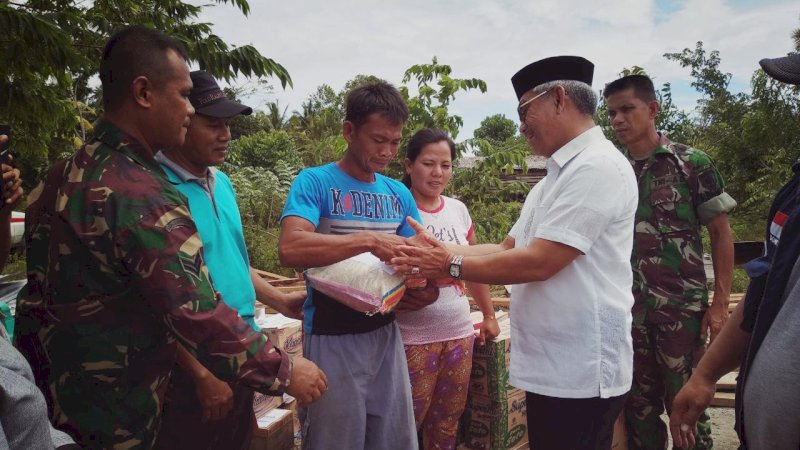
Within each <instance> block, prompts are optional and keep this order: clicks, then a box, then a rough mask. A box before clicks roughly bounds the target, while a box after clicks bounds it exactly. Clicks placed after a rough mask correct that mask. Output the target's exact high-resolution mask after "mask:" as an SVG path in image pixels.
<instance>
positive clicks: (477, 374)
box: [469, 317, 513, 398]
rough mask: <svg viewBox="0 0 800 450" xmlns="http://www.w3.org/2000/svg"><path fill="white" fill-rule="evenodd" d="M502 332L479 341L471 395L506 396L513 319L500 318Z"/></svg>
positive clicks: (474, 359) (474, 350) (473, 354)
mask: <svg viewBox="0 0 800 450" xmlns="http://www.w3.org/2000/svg"><path fill="white" fill-rule="evenodd" d="M498 324H499V325H500V334H499V335H498V336H497V337H496V338H494V339H492V340H491V341H488V342H486V344H484V345H478V344H477V343H476V344H475V346H474V347H473V353H472V373H471V374H470V380H469V393H470V395H473V394H475V395H482V396H485V397H494V398H504V397H506V394H507V392H508V390H509V389H513V388H512V387H511V386H510V385H509V384H508V369H509V364H510V361H511V321H510V320H509V318H508V317H504V318H502V319H500V321H499V322H498Z"/></svg>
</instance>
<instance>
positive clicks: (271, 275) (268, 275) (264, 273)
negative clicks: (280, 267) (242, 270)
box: [253, 269, 289, 280]
mask: <svg viewBox="0 0 800 450" xmlns="http://www.w3.org/2000/svg"><path fill="white" fill-rule="evenodd" d="M253 270H254V271H255V273H257V274H258V275H259V276H260V277H262V278H271V279H273V280H288V279H289V277H285V276H283V275H279V274H277V273H272V272H267V271H266V270H259V269H253Z"/></svg>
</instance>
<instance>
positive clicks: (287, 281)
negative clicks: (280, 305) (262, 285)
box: [265, 278, 306, 287]
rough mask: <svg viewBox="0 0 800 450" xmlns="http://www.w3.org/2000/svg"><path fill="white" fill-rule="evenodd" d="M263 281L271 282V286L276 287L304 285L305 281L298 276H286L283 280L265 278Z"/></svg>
mask: <svg viewBox="0 0 800 450" xmlns="http://www.w3.org/2000/svg"><path fill="white" fill-rule="evenodd" d="M265 281H266V282H267V283H269V284H271V285H272V286H276V287H277V286H294V285H296V284H298V285H301V286H305V285H306V282H305V281H303V280H301V279H300V278H287V279H285V280H267V279H265Z"/></svg>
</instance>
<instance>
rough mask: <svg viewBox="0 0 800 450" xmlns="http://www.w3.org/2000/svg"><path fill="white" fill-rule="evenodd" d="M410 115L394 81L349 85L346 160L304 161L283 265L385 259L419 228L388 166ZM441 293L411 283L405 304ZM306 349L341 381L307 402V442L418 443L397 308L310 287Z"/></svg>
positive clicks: (323, 445) (289, 212) (287, 215)
mask: <svg viewBox="0 0 800 450" xmlns="http://www.w3.org/2000/svg"><path fill="white" fill-rule="evenodd" d="M407 118H408V109H407V108H406V105H405V102H404V101H403V98H402V97H401V96H400V93H399V92H398V91H397V89H395V88H394V87H393V86H392V85H390V84H388V83H385V82H380V83H374V84H365V85H362V86H360V87H357V88H355V89H353V90H352V91H350V93H348V95H347V100H346V113H345V121H344V124H343V126H342V134H343V135H344V138H345V140H346V141H347V151H346V152H345V154H344V156H343V157H342V159H341V160H340V161H338V162H336V163H330V164H326V165H323V166H319V167H314V168H310V169H306V170H304V171H302V172H300V174H299V175H298V176H297V178H296V179H295V181H294V183H293V184H292V188H291V191H290V192H289V198H288V200H287V202H286V206H285V208H284V211H283V215H282V216H281V237H280V241H279V244H278V251H279V256H280V258H281V263H282V264H283V265H286V266H291V267H296V268H309V267H320V266H327V265H330V264H333V263H336V262H339V261H342V260H344V259H347V258H350V257H352V256H355V255H358V254H360V253H364V252H371V253H372V254H374V255H375V256H377V257H378V258H380V259H381V260H383V261H388V260H389V259H391V258H392V257H394V256H399V252H398V250H397V248H396V247H397V245H399V244H402V243H404V242H405V241H406V239H405V238H408V237H411V236H413V235H414V231H413V230H412V229H411V228H410V227H409V225H408V224H407V223H406V217H413V218H415V219H417V220H419V213H418V211H417V208H416V205H415V203H414V198H413V197H412V196H411V193H410V192H409V191H408V189H407V188H406V187H405V186H404V185H403V184H402V183H400V182H398V181H396V180H393V179H391V178H387V177H385V176H383V175H381V174H380V173H378V172H381V171H383V170H384V169H385V168H386V166H387V165H388V164H389V162H391V160H392V159H393V158H394V157H395V155H396V154H397V150H398V147H399V145H400V139H401V137H402V132H403V124H404V123H405V121H406V119H407ZM437 297H438V288H436V283H435V282H432V281H430V280H429V282H428V283H427V286H426V287H424V288H421V289H413V290H412V289H408V290H407V291H406V295H405V297H404V298H403V299H402V300H401V304H400V305H401V306H403V307H405V308H409V309H419V308H422V307H424V306H426V305H427V304H430V303H431V302H433V301H434V300H435V299H436V298H437ZM303 311H304V316H305V317H304V330H305V332H306V336H305V342H304V354H305V356H307V357H308V358H309V359H310V360H312V361H314V362H315V363H316V364H318V365H319V367H320V368H321V369H322V370H323V371H324V372H325V374H326V375H327V377H328V380H330V386H332V387H333V388H332V389H330V390H329V391H327V392H326V393H325V394H324V395H323V396H322V397H321V398H320V399H319V401H317V402H316V403H314V404H312V405H310V406H309V407H308V411H307V414H306V418H305V421H304V424H303V448H304V449H307V450H314V449H324V450H330V449H349V450H351V449H378V448H379V449H385V450H392V449H397V450H408V449H416V448H417V438H416V430H415V425H414V413H413V408H412V400H411V390H410V382H409V378H408V370H407V366H406V357H405V353H404V351H403V345H402V341H401V340H400V332H399V329H398V327H397V324H396V323H395V321H394V313H390V314H387V315H380V314H376V315H373V316H367V315H365V314H364V313H361V312H357V311H355V310H352V309H350V308H348V307H347V306H344V305H343V304H341V303H338V302H337V301H336V300H333V299H331V298H330V297H327V296H326V295H324V294H322V293H321V292H319V291H316V290H314V289H312V288H309V294H308V298H307V299H306V302H305V305H304V307H303Z"/></svg>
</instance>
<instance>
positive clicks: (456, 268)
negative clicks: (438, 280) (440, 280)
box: [450, 264, 461, 278]
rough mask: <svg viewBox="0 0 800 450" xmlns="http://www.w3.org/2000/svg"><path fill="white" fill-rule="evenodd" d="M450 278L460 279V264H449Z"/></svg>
mask: <svg viewBox="0 0 800 450" xmlns="http://www.w3.org/2000/svg"><path fill="white" fill-rule="evenodd" d="M450 276H451V277H453V278H459V277H461V265H460V264H450Z"/></svg>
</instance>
